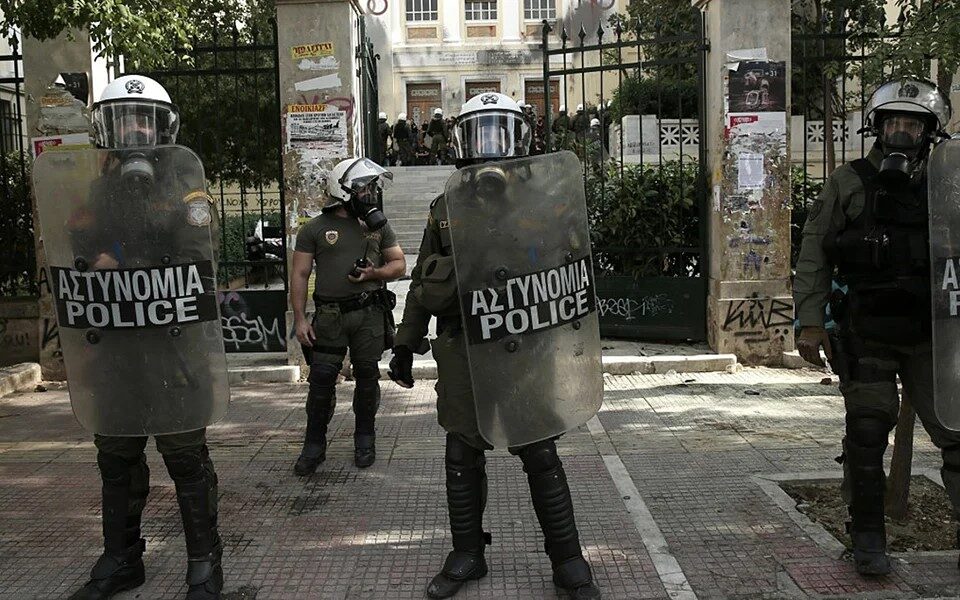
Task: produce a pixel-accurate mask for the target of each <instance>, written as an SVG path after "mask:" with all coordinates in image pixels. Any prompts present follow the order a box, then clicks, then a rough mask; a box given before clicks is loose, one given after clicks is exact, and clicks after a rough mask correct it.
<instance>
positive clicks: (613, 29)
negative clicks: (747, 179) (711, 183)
mask: <svg viewBox="0 0 960 600" xmlns="http://www.w3.org/2000/svg"><path fill="white" fill-rule="evenodd" d="M703 19H704V17H703V15H702V13H701V12H700V11H698V10H691V11H690V12H689V13H686V12H683V14H679V15H677V17H676V18H675V20H674V21H671V22H670V23H655V24H646V23H644V24H641V23H628V22H626V21H625V20H624V19H622V18H617V19H614V20H613V22H612V23H611V24H610V26H608V27H605V26H604V25H603V24H601V25H600V26H599V27H598V29H597V31H596V32H589V33H588V32H587V31H586V30H585V29H584V27H583V26H582V25H581V26H580V27H579V30H578V31H576V32H575V33H573V34H571V32H570V31H568V30H567V28H566V26H562V27H560V29H559V31H555V30H554V28H553V27H552V26H551V25H550V24H549V23H548V22H547V21H544V22H543V28H542V49H543V81H544V85H543V89H544V95H545V101H544V106H545V107H550V106H551V102H552V99H551V97H550V96H551V93H552V92H551V85H550V84H551V82H555V83H559V86H558V87H559V88H560V94H561V98H560V102H561V104H562V105H563V106H565V107H566V108H568V109H573V110H571V111H569V112H571V113H572V114H571V115H567V114H565V113H563V112H561V113H560V114H558V115H556V116H554V115H553V114H552V111H551V110H549V109H548V110H546V111H545V115H544V121H543V128H542V130H541V131H538V132H537V134H536V135H537V137H540V138H542V139H543V145H544V147H545V148H546V149H548V150H570V151H573V152H575V153H576V154H577V155H578V156H579V158H580V161H581V165H582V174H583V181H584V188H585V190H586V193H587V204H588V215H589V219H590V226H591V240H592V242H593V255H594V268H595V271H596V273H597V276H598V297H599V308H600V317H601V331H602V332H603V333H604V334H605V335H623V336H629V337H638V338H646V339H695V340H701V339H704V338H705V332H706V295H707V287H706V273H707V272H708V269H707V264H708V260H709V252H708V248H707V239H708V237H707V235H706V222H707V219H706V216H707V215H706V210H707V193H706V188H707V186H706V182H705V181H706V180H705V171H704V168H705V165H706V159H705V153H706V145H705V144H701V143H700V140H701V139H703V138H705V135H706V120H705V118H704V110H705V107H704V101H703V99H704V96H705V92H704V90H705V87H704V86H705V80H704V72H705V60H706V51H707V48H708V46H707V40H706V38H705V33H704V20H703ZM557 42H559V47H552V46H554V45H556V43H557ZM574 106H576V108H574Z"/></svg>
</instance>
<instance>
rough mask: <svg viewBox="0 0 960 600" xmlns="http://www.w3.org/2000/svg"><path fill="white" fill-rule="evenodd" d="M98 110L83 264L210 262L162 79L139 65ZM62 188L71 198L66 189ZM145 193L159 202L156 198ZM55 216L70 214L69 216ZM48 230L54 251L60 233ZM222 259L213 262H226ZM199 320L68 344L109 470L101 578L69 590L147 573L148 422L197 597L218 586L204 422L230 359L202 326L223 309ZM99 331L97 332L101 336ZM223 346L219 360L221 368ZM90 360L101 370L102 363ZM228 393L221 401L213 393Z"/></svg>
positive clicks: (91, 594)
mask: <svg viewBox="0 0 960 600" xmlns="http://www.w3.org/2000/svg"><path fill="white" fill-rule="evenodd" d="M91 117H92V121H93V126H94V137H95V140H96V144H97V146H98V148H103V149H110V150H111V151H110V152H109V153H105V154H103V155H102V156H103V160H105V162H104V163H103V164H102V167H101V168H100V176H99V177H98V178H97V180H96V181H95V182H93V185H92V191H91V193H90V198H91V199H92V202H91V205H90V207H89V209H90V210H89V211H87V212H85V213H84V214H76V215H74V216H73V218H71V219H70V220H69V224H68V229H69V231H68V235H69V237H70V239H71V245H72V246H73V248H72V249H71V256H77V257H80V258H77V259H76V261H77V264H78V265H79V264H80V262H81V261H86V263H88V265H89V267H81V266H78V267H77V268H78V269H79V270H84V269H85V268H92V269H94V270H103V269H107V270H113V269H129V268H136V267H143V266H145V265H150V261H151V260H155V259H157V258H159V255H160V254H164V255H165V258H166V259H167V260H166V262H165V263H164V264H171V262H170V258H171V257H173V258H174V261H173V263H174V264H175V263H176V262H177V260H178V259H183V260H188V261H201V260H206V261H210V260H211V259H212V258H213V249H212V244H211V238H212V239H214V240H219V236H218V235H217V234H216V227H217V224H216V220H215V219H216V214H217V212H216V210H211V207H210V203H211V202H212V200H211V199H210V196H209V195H208V194H207V192H206V189H205V186H206V183H205V181H204V180H203V170H202V165H200V164H199V160H198V159H197V158H196V155H194V154H193V153H192V152H190V151H189V150H187V149H186V148H182V147H176V146H166V147H165V148H163V149H161V148H158V146H160V145H169V144H173V143H174V142H175V141H176V136H177V131H178V129H179V124H180V121H179V115H178V113H177V111H176V108H175V107H174V106H173V104H172V103H171V101H170V96H169V94H168V93H167V91H166V90H165V89H164V88H163V86H161V85H160V84H159V83H157V82H156V81H154V80H153V79H150V78H149V77H144V76H141V75H125V76H123V77H119V78H117V79H115V80H113V81H112V82H111V83H110V84H108V85H107V87H106V88H105V89H104V91H103V93H102V94H101V96H100V99H99V100H98V101H97V103H96V104H95V105H94V107H93V110H92V113H91ZM190 167H193V169H192V170H191V168H190ZM39 169H40V168H39V167H38V170H39ZM40 176H42V175H40ZM41 195H42V192H41V193H40V194H38V198H40V196H41ZM55 200H56V201H57V202H58V203H61V202H62V198H56V199H55ZM41 201H42V199H41ZM145 203H149V205H148V206H147V207H146V208H145V207H144V204H145ZM57 225H59V226H62V225H63V222H62V220H61V221H60V222H58V223H57ZM46 231H47V235H46V236H45V237H46V239H47V245H48V252H49V253H50V255H51V256H52V255H53V254H54V253H55V252H54V250H53V239H52V238H53V237H54V234H53V233H52V232H50V231H49V230H46ZM211 232H212V233H211ZM50 264H51V265H54V262H51V263H50ZM158 264H159V261H158ZM211 264H212V262H211ZM212 270H213V272H214V273H215V268H213V269H212ZM211 277H212V273H211ZM210 287H211V290H210V292H209V293H213V292H214V291H215V289H214V288H215V282H211V283H210ZM197 326H199V327H201V329H197V328H196V327H195V326H193V325H189V326H188V325H185V326H183V327H182V333H181V332H180V331H179V330H178V331H177V332H175V333H176V335H173V333H170V334H168V333H167V328H162V327H160V328H156V327H155V328H150V329H140V330H136V331H130V330H126V331H123V330H119V329H103V330H100V331H98V330H97V329H94V328H91V329H90V330H89V331H87V332H86V336H87V337H86V340H87V342H89V344H88V345H87V346H86V347H85V348H84V349H83V350H84V352H83V356H81V357H77V356H73V355H68V354H71V353H70V352H69V350H70V347H72V346H73V344H72V342H70V343H69V344H68V341H67V340H66V339H64V341H63V343H64V358H65V360H66V361H67V366H68V370H69V369H70V366H71V363H73V361H75V360H78V359H79V361H80V364H81V366H82V371H81V372H79V373H77V372H76V371H74V372H73V375H72V376H71V384H70V388H71V392H74V393H78V394H81V395H82V396H85V397H86V401H88V402H93V403H95V404H96V406H94V407H93V408H94V410H92V411H90V412H89V413H88V411H86V410H83V409H82V408H79V407H77V405H76V403H77V399H75V398H72V400H73V401H74V404H75V407H74V412H75V414H76V415H77V416H78V419H80V420H81V423H82V424H83V425H84V427H87V428H88V429H91V430H93V431H95V432H97V433H96V434H95V435H94V444H95V445H96V447H97V466H98V467H99V469H100V476H101V478H102V480H103V488H102V507H103V517H102V520H103V547H104V550H103V554H102V555H101V556H100V558H99V559H98V560H97V562H96V564H95V565H94V567H93V569H92V571H91V573H90V581H89V582H88V583H86V585H84V586H83V587H82V588H81V589H80V590H78V591H77V592H75V593H74V594H73V595H72V596H71V597H70V598H71V599H72V600H99V599H104V598H110V597H112V596H113V595H115V594H116V593H118V592H120V591H123V590H131V589H134V588H136V587H138V586H140V585H141V584H143V582H144V580H145V573H144V564H143V559H142V556H143V552H144V550H145V540H144V539H142V538H141V529H140V527H141V516H142V514H143V510H144V507H145V505H146V502H147V495H148V493H149V491H150V470H149V468H148V467H147V458H146V455H145V454H144V448H145V447H146V444H147V436H146V435H143V433H154V432H158V433H156V434H155V435H154V438H155V441H156V446H157V450H158V451H159V452H160V454H161V455H162V456H163V462H164V464H165V465H166V467H167V472H168V473H169V474H170V478H171V479H172V480H173V482H174V485H175V486H176V496H177V502H178V503H179V505H180V514H181V518H182V521H183V530H184V537H185V538H186V546H187V556H188V563H187V564H188V566H187V578H186V581H187V584H188V589H187V594H186V598H187V599H188V600H205V599H215V598H220V597H221V596H220V592H221V589H222V588H223V569H222V567H221V555H222V552H223V545H222V543H221V540H220V536H219V534H218V532H217V475H216V473H215V472H214V468H213V462H212V461H211V460H210V454H209V452H208V450H207V444H206V429H205V428H204V426H203V425H205V424H208V423H210V422H213V421H215V420H216V418H219V414H222V411H223V409H225V407H226V402H227V398H228V392H227V389H226V363H225V359H224V358H223V357H222V352H223V341H222V339H219V340H216V339H214V341H213V343H212V345H211V346H210V347H206V346H204V345H203V344H201V340H203V339H204V335H205V334H204V333H202V331H203V329H202V327H212V330H213V331H215V332H217V333H219V331H220V325H219V319H218V318H217V316H216V311H215V309H214V311H213V314H212V315H211V316H210V318H209V321H208V323H205V324H202V325H201V324H199V323H198V324H197ZM91 332H95V337H93V338H91ZM171 332H172V329H171ZM83 334H84V332H82V331H81V332H80V335H81V336H82V335H83ZM130 334H135V335H133V336H131V335H130ZM61 335H62V336H64V338H66V337H67V336H72V335H73V332H72V330H68V329H67V328H66V325H65V324H63V323H61ZM68 346H69V347H68ZM215 350H219V352H220V357H219V358H220V360H221V361H222V362H221V366H222V372H221V373H220V376H219V377H218V376H217V374H216V364H217V357H216V356H215ZM96 353H101V354H102V356H101V357H99V358H98V359H97V361H95V362H90V363H88V364H86V365H83V361H84V359H89V358H91V357H93V356H95V355H96ZM190 353H194V354H190ZM117 354H123V356H122V357H120V356H117ZM130 354H133V355H135V356H133V357H131V356H129V355H130ZM112 361H123V362H122V363H120V362H116V363H115V364H117V365H119V364H122V365H123V368H115V369H109V368H108V366H107V365H109V364H111V362H112ZM91 369H99V371H98V372H93V373H91V372H90V370H91ZM138 392H139V395H138ZM218 394H219V398H220V402H219V404H218V403H217V401H216V400H215V399H214V398H215V397H216V396H217V395H218ZM131 399H133V401H131ZM164 403H166V404H169V405H168V406H164V405H163V404H164ZM188 411H198V412H197V413H196V414H193V413H190V414H188ZM87 419H90V421H89V422H87V421H86V420H87ZM120 421H122V423H121V422H120ZM198 424H199V425H198ZM198 426H199V428H197V427H198ZM105 431H109V432H111V433H103V432H105ZM161 431H163V432H171V431H172V432H174V433H159V432H161ZM114 432H115V434H114ZM137 432H139V433H141V434H140V435H137V434H136V433H137Z"/></svg>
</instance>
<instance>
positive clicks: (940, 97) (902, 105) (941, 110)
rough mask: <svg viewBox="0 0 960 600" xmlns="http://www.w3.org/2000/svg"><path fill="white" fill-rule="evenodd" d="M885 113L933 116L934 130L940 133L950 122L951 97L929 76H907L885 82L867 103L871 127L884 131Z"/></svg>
mask: <svg viewBox="0 0 960 600" xmlns="http://www.w3.org/2000/svg"><path fill="white" fill-rule="evenodd" d="M885 113H914V114H917V115H920V116H922V117H923V118H925V119H928V118H931V117H932V119H933V121H934V122H933V123H931V125H933V127H934V128H933V130H932V131H931V132H929V133H934V134H935V133H939V132H941V131H943V129H944V128H945V127H946V126H947V123H949V122H950V115H951V108H950V100H949V99H948V98H947V97H946V96H945V95H944V94H943V93H942V92H941V91H940V90H939V89H938V88H937V86H936V85H935V84H933V83H932V82H930V81H927V80H925V79H920V78H913V77H904V78H902V79H898V80H896V81H890V82H887V83H885V84H883V85H881V86H880V87H879V88H877V90H876V91H875V92H873V95H872V96H870V102H868V103H867V117H866V120H867V126H868V127H870V129H871V130H872V131H873V133H874V134H878V135H879V134H880V127H881V121H882V120H883V116H884V114H885Z"/></svg>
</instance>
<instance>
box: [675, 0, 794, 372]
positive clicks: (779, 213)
mask: <svg viewBox="0 0 960 600" xmlns="http://www.w3.org/2000/svg"><path fill="white" fill-rule="evenodd" d="M694 5H697V6H700V7H701V8H702V9H703V10H704V11H705V13H706V23H707V38H708V39H709V41H710V50H709V53H708V56H707V66H706V73H705V77H706V81H707V93H706V119H707V122H706V127H707V135H706V139H704V140H702V141H701V143H706V144H707V164H706V172H707V173H708V174H709V190H708V191H709V203H710V205H709V207H708V211H707V212H708V214H709V219H708V222H707V230H708V240H709V249H710V269H709V296H708V299H707V339H708V342H709V344H710V347H711V348H712V349H713V350H714V351H715V352H719V353H734V354H736V355H737V357H738V359H739V360H740V361H741V362H743V363H745V364H766V365H777V364H781V363H782V361H783V353H784V352H785V351H791V350H793V347H794V341H793V314H794V310H793V294H792V286H791V281H790V273H791V269H790V194H791V189H790V155H789V152H788V149H789V137H788V136H789V127H788V125H789V115H790V2H789V0H694Z"/></svg>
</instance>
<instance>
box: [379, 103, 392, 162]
mask: <svg viewBox="0 0 960 600" xmlns="http://www.w3.org/2000/svg"><path fill="white" fill-rule="evenodd" d="M377 139H378V141H379V142H380V146H379V147H378V148H377V164H380V165H383V166H384V167H389V166H390V156H391V154H392V148H391V146H392V145H393V128H392V127H391V126H390V124H389V123H387V113H385V112H381V113H380V114H379V115H377Z"/></svg>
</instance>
